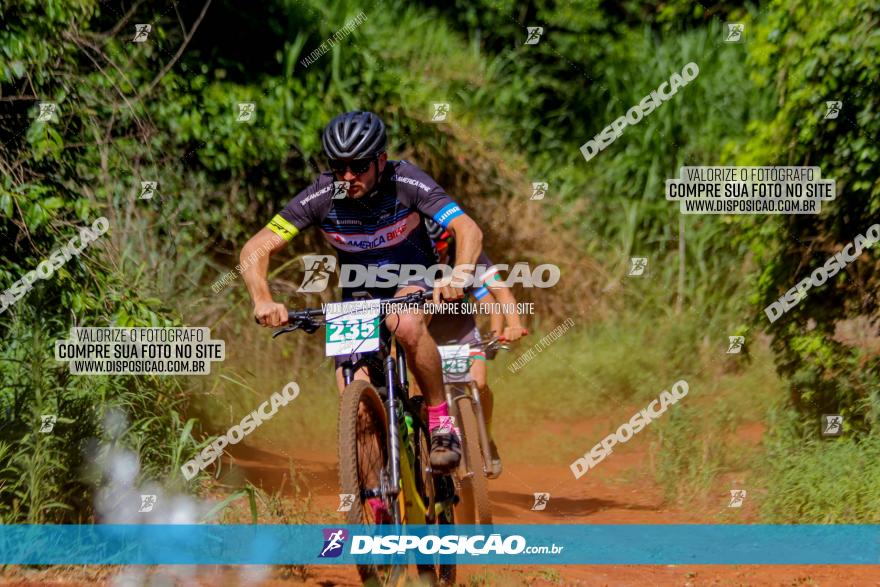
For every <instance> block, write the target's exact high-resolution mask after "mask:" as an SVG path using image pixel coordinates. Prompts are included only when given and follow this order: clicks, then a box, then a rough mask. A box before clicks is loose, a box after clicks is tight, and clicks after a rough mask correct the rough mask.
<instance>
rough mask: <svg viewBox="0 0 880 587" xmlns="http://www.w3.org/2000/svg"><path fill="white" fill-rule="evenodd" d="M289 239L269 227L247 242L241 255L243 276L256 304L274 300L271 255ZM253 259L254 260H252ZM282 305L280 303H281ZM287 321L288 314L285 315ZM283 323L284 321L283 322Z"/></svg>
mask: <svg viewBox="0 0 880 587" xmlns="http://www.w3.org/2000/svg"><path fill="white" fill-rule="evenodd" d="M285 245H287V241H285V240H284V239H283V238H281V237H280V236H279V235H277V234H275V233H274V232H272V231H271V230H269V229H268V228H262V229H260V232H258V233H257V234H255V235H254V236H252V237H251V238H250V240H248V242H247V243H245V245H244V247H242V249H241V254H240V255H239V261H240V262H241V267H242V273H241V275H242V277H243V278H244V283H245V285H246V286H247V289H248V292H249V293H250V294H251V299H252V300H253V301H254V306H256V305H257V304H260V303H265V302H270V303H271V302H272V294H271V293H270V292H269V281H268V279H267V277H268V275H269V257H270V256H272V255H273V254H275V253H277V252H278V251H280V250H281V249H283V248H284V246H285ZM251 260H252V261H251ZM279 305H280V304H279ZM285 321H286V316H285ZM282 323H283V322H282Z"/></svg>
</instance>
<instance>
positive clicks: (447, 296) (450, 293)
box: [434, 285, 464, 305]
mask: <svg viewBox="0 0 880 587" xmlns="http://www.w3.org/2000/svg"><path fill="white" fill-rule="evenodd" d="M463 297H464V290H463V289H462V288H460V287H452V286H451V285H444V286H443V287H435V288H434V304H435V305H437V304H439V303H440V302H441V300H446V301H448V302H453V301H455V300H460V299H461V298H463Z"/></svg>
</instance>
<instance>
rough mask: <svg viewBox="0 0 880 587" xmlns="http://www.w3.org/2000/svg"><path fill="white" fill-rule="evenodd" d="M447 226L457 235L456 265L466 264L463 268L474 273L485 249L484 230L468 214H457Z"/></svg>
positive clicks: (468, 272)
mask: <svg viewBox="0 0 880 587" xmlns="http://www.w3.org/2000/svg"><path fill="white" fill-rule="evenodd" d="M447 228H448V229H449V231H450V232H451V233H452V235H453V236H454V237H455V266H456V267H458V266H461V265H464V266H465V267H464V268H462V270H463V271H464V272H465V273H467V274H468V275H473V274H474V269H475V268H476V264H477V257H479V256H480V252H481V251H482V250H483V231H482V230H480V227H479V226H477V223H476V222H474V221H473V220H472V219H471V217H470V216H468V215H467V214H462V215H460V216H456V217H455V218H454V219H453V220H452V221H451V222H450V223H449V226H448V227H447ZM453 285H454V283H453Z"/></svg>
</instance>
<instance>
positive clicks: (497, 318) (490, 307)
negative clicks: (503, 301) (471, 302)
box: [474, 287, 504, 336]
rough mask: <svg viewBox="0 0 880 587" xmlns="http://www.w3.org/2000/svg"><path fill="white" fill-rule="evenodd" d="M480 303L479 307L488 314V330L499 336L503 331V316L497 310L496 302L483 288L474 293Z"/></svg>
mask: <svg viewBox="0 0 880 587" xmlns="http://www.w3.org/2000/svg"><path fill="white" fill-rule="evenodd" d="M474 297H476V298H477V299H478V300H479V302H480V307H481V308H485V310H484V312H485V313H486V314H489V330H490V331H491V332H494V333H495V334H497V335H499V336H500V335H501V333H502V332H503V331H504V314H502V313H501V312H500V311H498V310H497V306H496V305H495V304H496V303H498V300H497V299H496V298H495V296H493V295H492V293H491V292H490V291H489V290H488V289H487V288H485V287H481V288H479V289H477V290H476V291H475V292H474Z"/></svg>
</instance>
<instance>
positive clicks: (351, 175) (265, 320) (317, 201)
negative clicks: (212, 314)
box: [241, 111, 483, 516]
mask: <svg viewBox="0 0 880 587" xmlns="http://www.w3.org/2000/svg"><path fill="white" fill-rule="evenodd" d="M322 143H323V147H324V152H325V154H326V155H327V157H328V159H329V165H330V169H331V171H330V172H325V173H322V174H321V175H320V176H319V177H318V179H317V180H316V181H315V182H314V183H313V184H311V185H310V186H309V187H307V188H305V189H304V190H302V191H301V192H300V193H298V194H297V195H296V196H294V197H293V199H291V200H290V201H289V202H288V203H287V205H286V206H285V207H284V209H283V210H281V212H279V213H278V214H277V215H275V217H274V218H272V220H271V221H270V222H269V224H268V225H267V226H266V227H265V228H263V229H261V230H260V231H259V232H258V233H257V234H256V235H254V236H253V237H252V238H251V239H250V240H249V241H248V242H247V244H245V246H244V248H243V249H242V251H241V258H242V259H246V258H248V257H249V256H251V255H252V254H253V253H255V252H256V251H260V250H268V251H269V253H270V254H273V253H276V252H278V251H280V250H281V249H282V248H283V247H284V246H285V245H286V244H287V242H289V241H290V240H291V239H292V238H293V237H294V236H296V235H297V234H298V233H299V232H301V231H302V230H305V229H306V228H308V227H310V226H316V227H318V229H319V230H320V231H321V232H322V233H323V235H324V238H326V239H327V241H328V242H329V243H330V245H332V246H333V247H334V248H335V249H336V250H337V253H338V257H339V262H340V265H345V264H349V265H361V266H370V265H377V266H384V265H388V264H392V263H396V264H403V263H409V264H417V265H422V266H425V267H427V266H429V265H432V264H433V263H434V253H433V248H432V246H431V241H430V239H429V238H428V234H427V231H426V229H425V227H424V224H423V223H422V218H423V217H428V218H433V219H434V220H435V221H436V222H437V223H439V224H440V225H441V226H443V227H444V228H446V229H448V230H449V231H450V232H451V233H453V234H454V235H455V236H456V239H457V241H458V242H459V245H460V246H459V249H458V253H457V255H456V257H455V264H456V265H470V267H469V268H467V267H465V268H460V269H464V270H465V271H467V273H472V272H473V266H474V263H475V261H476V259H477V255H479V253H480V250H481V248H482V239H483V235H482V232H481V231H480V229H479V227H478V226H477V225H476V223H475V222H474V221H473V220H471V218H470V217H468V216H467V215H466V214H465V213H464V212H463V211H462V210H461V208H460V207H459V206H458V204H456V203H455V202H454V201H453V200H452V198H450V197H449V195H447V194H446V192H445V191H444V190H443V188H441V187H440V186H439V185H437V182H435V181H434V180H433V179H432V178H431V177H430V176H428V174H426V173H425V172H424V171H422V170H421V169H419V168H418V167H416V166H415V165H413V164H412V163H409V162H407V161H389V160H388V157H387V154H386V153H385V147H386V144H387V137H386V133H385V125H384V124H383V123H382V121H381V120H380V119H379V117H378V116H376V115H375V114H373V113H371V112H360V111H354V112H347V113H345V114H341V115H339V116H337V117H336V118H334V119H333V120H331V121H330V123H329V124H327V126H326V127H325V128H324V133H323V136H322ZM334 180H335V181H337V182H340V181H344V182H348V188H347V190H346V193H345V195H344V197H343V198H341V199H334V194H335V193H336V192H337V191H338V190H337V187H336V186H334ZM343 185H344V184H343ZM279 237H280V238H279ZM257 257H258V260H257V261H256V262H255V263H251V264H250V266H248V267H247V269H245V270H244V272H243V274H242V275H243V277H244V281H245V284H246V285H247V288H248V291H249V292H250V295H251V298H252V299H253V301H254V316H255V317H256V318H257V320H258V321H259V323H260V324H262V325H263V326H270V327H275V326H281V325H284V324H286V323H287V308H286V307H285V306H284V304H279V303H277V302H275V301H273V300H272V295H271V294H270V292H269V284H268V282H267V280H266V276H267V271H268V268H269V257H268V255H257ZM468 269H469V270H468ZM363 289H364V288H359V290H361V291H362V290H363ZM366 289H367V291H368V292H369V293H370V294H371V295H372V296H373V297H374V298H388V297H396V296H403V295H407V294H410V293H414V292H417V291H425V290H427V289H429V287H428V285H427V284H426V283H425V282H424V281H423V280H418V279H416V280H409V281H408V282H407V283H404V284H402V285H399V286H397V287H392V288H366ZM354 291H355V290H353V289H346V288H343V292H342V294H343V295H342V297H343V299H344V300H350V299H352V298H353V295H352V294H353V293H354ZM462 295H463V293H462V290H461V288H456V287H452V286H451V285H447V286H445V287H443V288H437V289H435V291H434V301H435V302H436V303H439V302H440V300H441V299H442V300H456V299H460V298H461V297H462ZM386 323H387V326H388V328H389V330H390V331H391V332H393V333H394V335H395V336H396V337H397V340H398V342H399V343H400V344H401V345H402V346H403V348H404V350H405V352H406V355H407V359H408V360H407V365H408V366H409V368H410V369H411V370H412V373H413V375H414V376H415V380H416V382H417V383H418V385H419V389H421V390H422V394H423V395H424V396H425V399H426V403H427V407H428V428H429V429H430V430H431V453H430V462H431V466H432V468H433V469H434V470H435V471H437V472H447V471H450V470H452V469H454V468H455V467H456V466H458V463H459V460H460V458H461V443H460V441H459V439H458V437H457V436H456V435H455V433H454V431H453V430H450V429H449V428H448V426H445V427H444V426H443V424H446V422H448V418H447V417H448V415H449V409H448V406H447V405H446V400H445V395H444V392H443V380H442V375H441V370H440V355H439V353H438V352H437V345H436V344H435V343H434V341H433V339H432V338H431V337H430V336H428V331H427V325H426V323H425V317H424V315H423V314H421V313H413V312H401V313H389V314H388V315H387V322H386ZM357 358H358V357H357V355H352V356H350V357H346V356H341V357H336V367H337V369H336V380H337V383H338V385H339V388H340V391H341V390H342V388H343V379H342V369H341V368H340V365H341V364H342V363H344V362H345V361H347V360H351V361H353V362H355V361H357ZM355 378H356V379H364V380H368V381H369V374H368V372H367V370H366V369H365V368H362V369H359V370H358V371H357V372H356V374H355ZM374 509H375V508H374ZM377 516H378V514H377Z"/></svg>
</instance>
